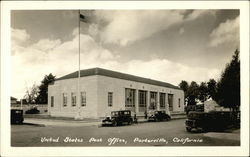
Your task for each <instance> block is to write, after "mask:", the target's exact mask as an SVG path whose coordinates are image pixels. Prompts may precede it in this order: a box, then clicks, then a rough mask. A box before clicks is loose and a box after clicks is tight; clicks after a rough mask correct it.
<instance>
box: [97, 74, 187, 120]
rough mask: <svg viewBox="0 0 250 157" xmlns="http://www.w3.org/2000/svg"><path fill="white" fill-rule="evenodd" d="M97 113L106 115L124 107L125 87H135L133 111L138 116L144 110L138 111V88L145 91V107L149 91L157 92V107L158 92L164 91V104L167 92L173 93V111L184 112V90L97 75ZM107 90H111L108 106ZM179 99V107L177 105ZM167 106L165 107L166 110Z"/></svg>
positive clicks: (102, 115)
mask: <svg viewBox="0 0 250 157" xmlns="http://www.w3.org/2000/svg"><path fill="white" fill-rule="evenodd" d="M97 87H98V102H99V105H98V115H100V116H101V117H104V116H107V115H109V114H110V112H111V111H114V110H121V109H125V88H131V89H136V97H135V99H136V100H135V102H136V104H135V105H136V107H135V111H136V114H137V115H138V116H143V115H144V112H139V111H138V90H146V91H147V108H148V106H149V99H150V98H149V95H150V94H149V92H150V91H153V92H157V109H160V101H159V93H160V92H161V93H166V98H165V100H166V106H167V104H168V97H167V94H173V95H174V96H173V111H174V112H184V92H183V91H182V90H177V89H171V88H166V87H161V86H155V85H150V84H145V83H140V82H134V81H129V80H123V79H117V78H111V77H106V76H98V85H97ZM108 92H113V106H112V107H108ZM178 99H180V107H179V106H178V101H179V100H178ZM167 109H168V107H166V108H165V110H166V111H167Z"/></svg>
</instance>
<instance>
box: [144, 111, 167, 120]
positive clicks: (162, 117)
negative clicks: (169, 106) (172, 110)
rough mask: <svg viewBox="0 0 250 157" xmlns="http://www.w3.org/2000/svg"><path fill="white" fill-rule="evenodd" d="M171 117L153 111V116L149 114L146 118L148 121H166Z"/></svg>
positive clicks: (164, 113) (162, 112) (161, 112)
mask: <svg viewBox="0 0 250 157" xmlns="http://www.w3.org/2000/svg"><path fill="white" fill-rule="evenodd" d="M170 119H171V117H170V115H168V114H167V113H166V112H165V111H154V113H153V114H151V115H150V116H149V117H148V121H154V122H156V121H168V120H170Z"/></svg>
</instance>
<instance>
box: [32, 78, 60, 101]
mask: <svg viewBox="0 0 250 157" xmlns="http://www.w3.org/2000/svg"><path fill="white" fill-rule="evenodd" d="M55 78H56V76H54V75H52V74H51V73H50V74H49V75H45V76H44V78H43V80H42V81H41V85H40V86H39V95H38V97H37V99H36V100H37V102H38V103H39V104H47V103H48V86H49V84H51V83H53V82H54V81H55Z"/></svg>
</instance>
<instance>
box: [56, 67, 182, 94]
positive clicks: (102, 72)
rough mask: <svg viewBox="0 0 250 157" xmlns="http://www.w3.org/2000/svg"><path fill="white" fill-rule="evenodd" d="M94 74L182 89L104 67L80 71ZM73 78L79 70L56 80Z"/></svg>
mask: <svg viewBox="0 0 250 157" xmlns="http://www.w3.org/2000/svg"><path fill="white" fill-rule="evenodd" d="M92 75H102V76H108V77H112V78H118V79H123V80H129V81H135V82H140V83H146V84H151V85H157V86H163V87H168V88H173V89H180V88H179V87H178V86H175V85H172V84H170V83H166V82H162V81H157V80H152V79H149V78H143V77H139V76H135V75H130V74H125V73H120V72H116V71H112V70H107V69H102V68H91V69H84V70H81V71H80V77H85V76H92ZM72 78H78V71H76V72H73V73H70V74H68V75H65V76H62V77H60V78H58V79H56V81H59V80H66V79H72Z"/></svg>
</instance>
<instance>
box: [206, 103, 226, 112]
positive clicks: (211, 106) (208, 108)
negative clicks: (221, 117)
mask: <svg viewBox="0 0 250 157" xmlns="http://www.w3.org/2000/svg"><path fill="white" fill-rule="evenodd" d="M210 111H230V109H229V108H225V107H223V106H219V105H218V104H217V103H216V102H215V101H214V100H207V101H205V102H204V112H210Z"/></svg>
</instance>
